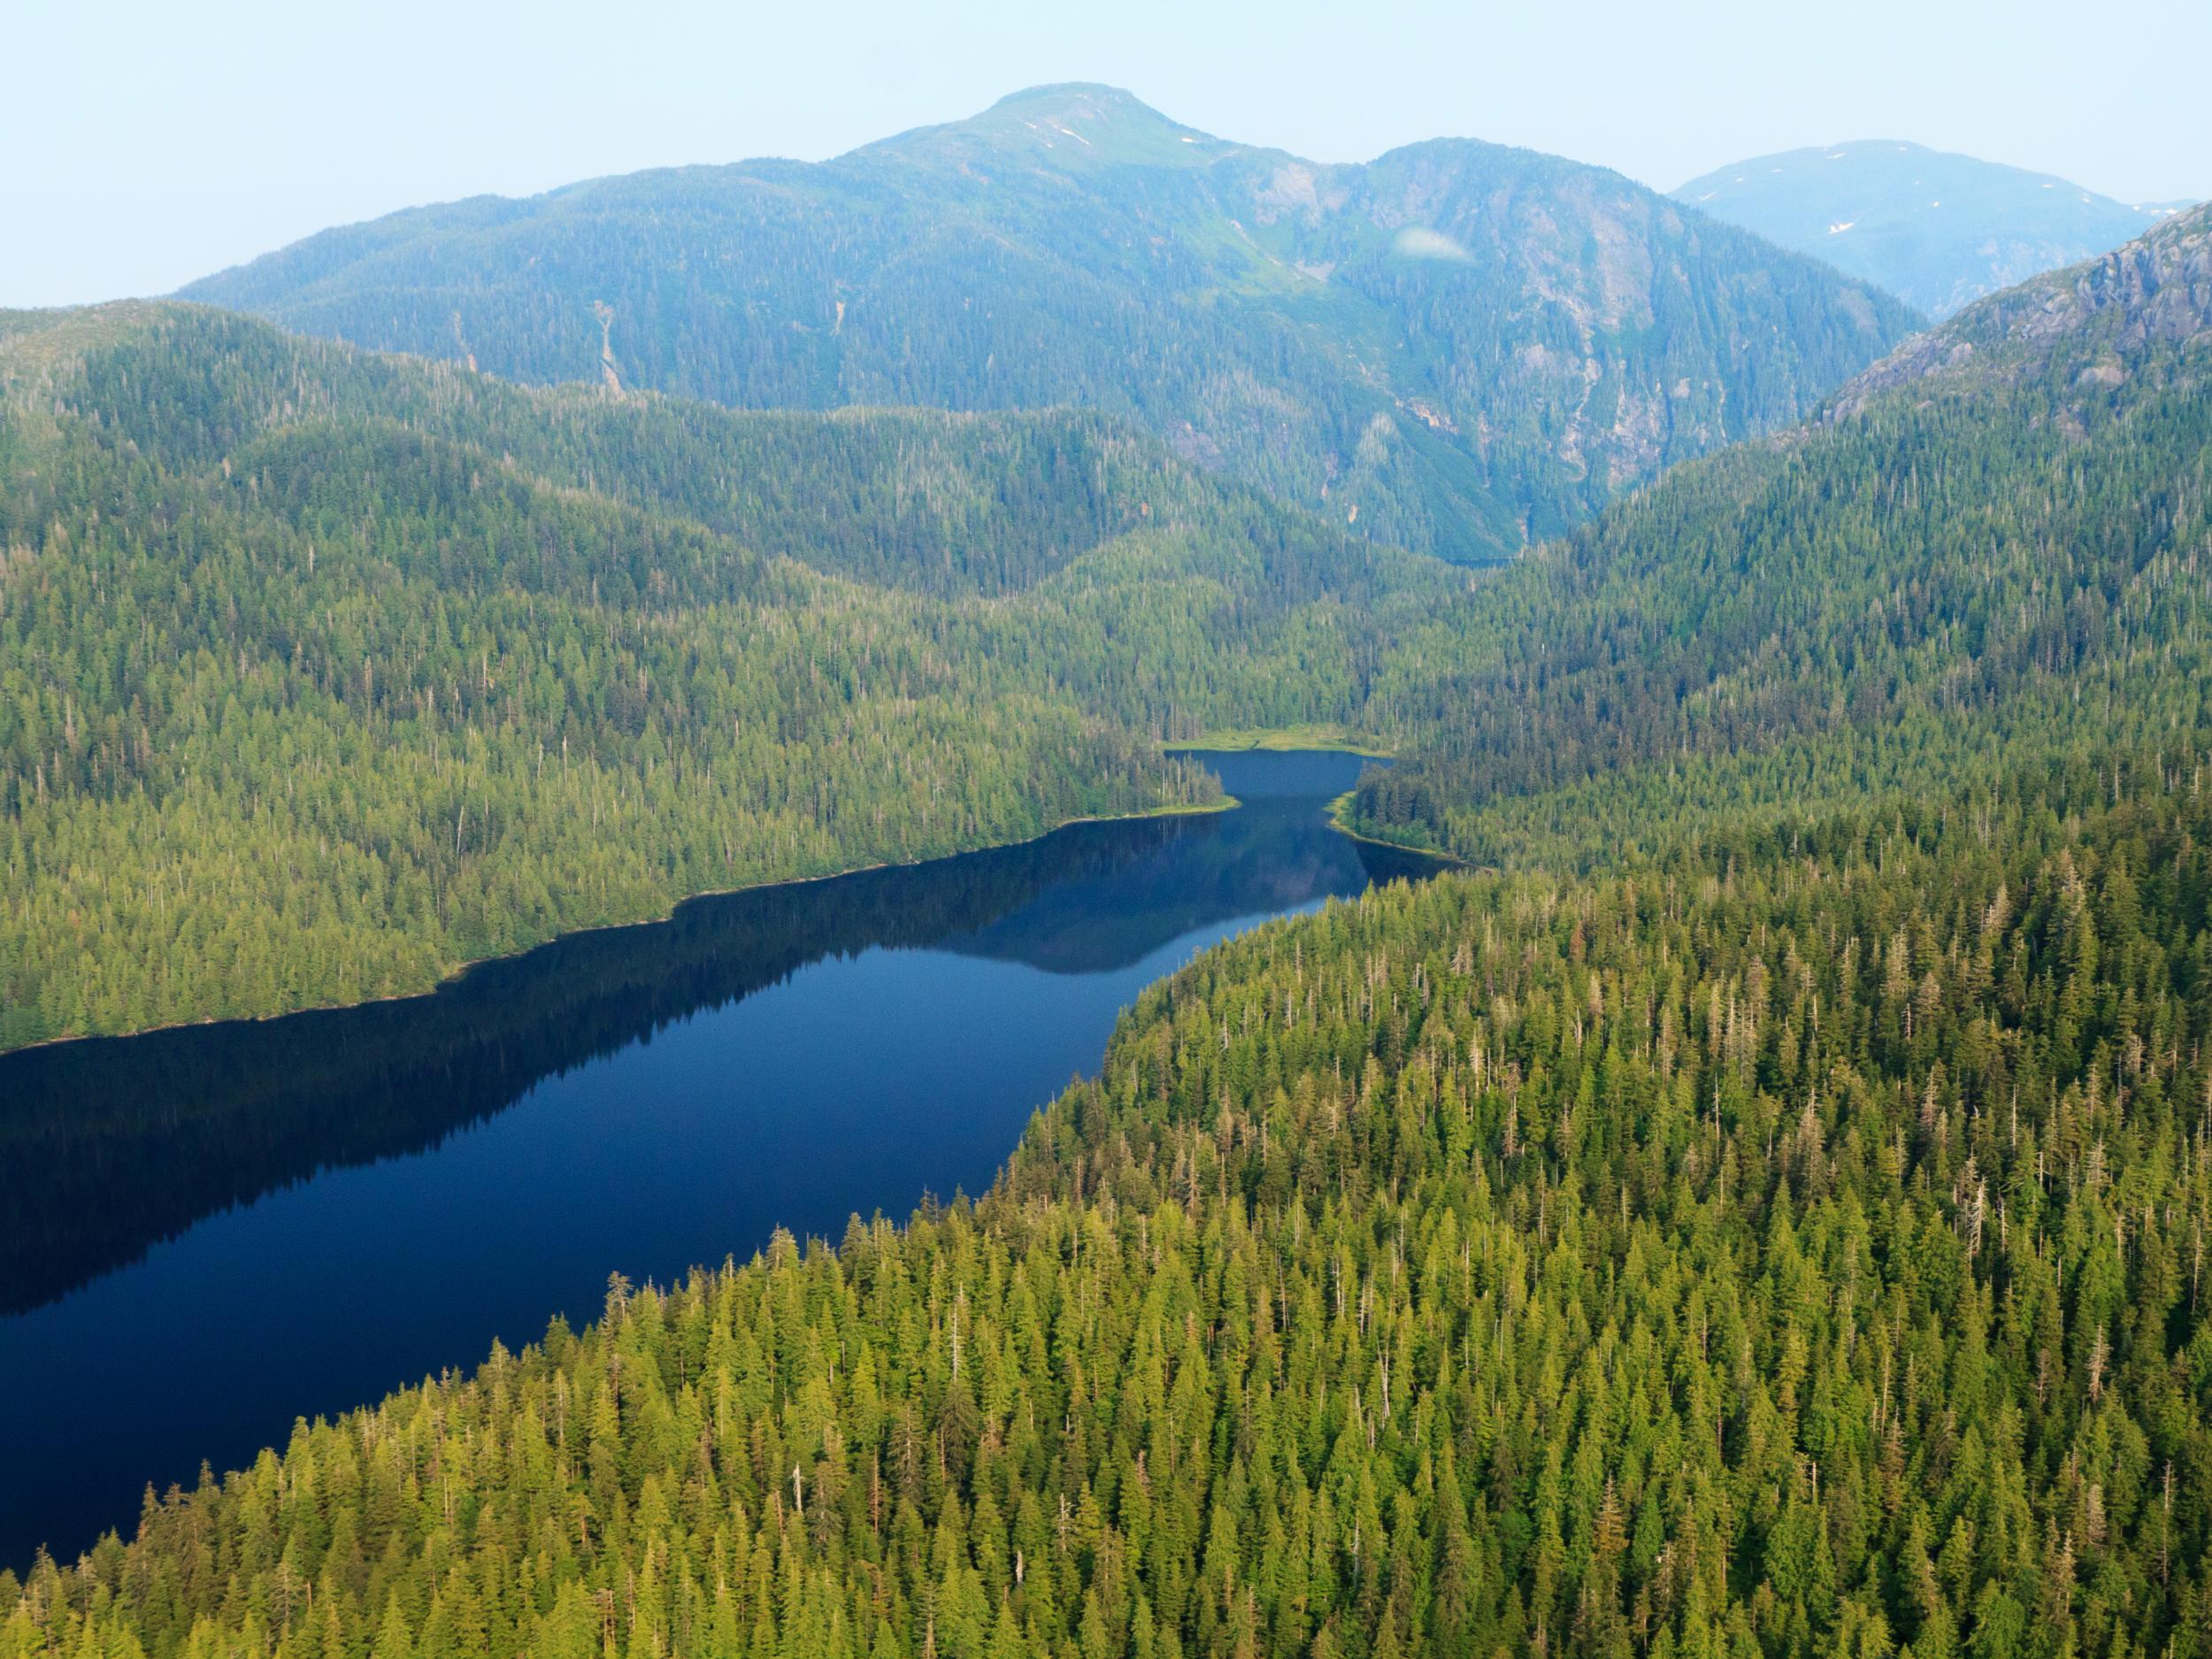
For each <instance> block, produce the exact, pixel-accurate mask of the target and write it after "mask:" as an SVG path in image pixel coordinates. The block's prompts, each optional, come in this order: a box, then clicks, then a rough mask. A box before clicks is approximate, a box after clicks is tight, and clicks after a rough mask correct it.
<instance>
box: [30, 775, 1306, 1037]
mask: <svg viewBox="0 0 2212 1659" xmlns="http://www.w3.org/2000/svg"><path fill="white" fill-rule="evenodd" d="M1243 804H1244V803H1243V802H1241V801H1240V800H1238V799H1237V798H1236V796H1234V795H1231V794H1229V793H1228V792H1227V791H1226V790H1224V791H1223V792H1222V795H1221V799H1220V800H1219V801H1217V802H1210V803H1205V804H1203V805H1187V806H1159V807H1154V808H1152V809H1151V810H1148V811H1144V812H1087V813H1084V814H1082V815H1081V816H1079V817H1077V818H1063V819H1061V820H1060V822H1058V823H1057V824H1053V825H1049V826H1047V827H1046V828H1044V829H1041V830H1039V831H1038V832H1037V833H1035V834H1033V835H1023V836H1020V837H1018V838H1017V839H1015V840H1013V841H987V842H986V843H985V844H984V845H982V846H980V847H968V848H964V849H960V850H959V851H957V852H947V853H933V854H932V855H930V856H928V857H926V858H879V859H877V860H876V861H875V862H874V863H872V864H853V865H850V866H849V867H847V868H845V869H841V870H824V871H820V872H817V873H815V874H813V875H806V876H776V877H772V878H771V879H768V880H765V881H745V882H741V883H739V884H738V885H737V886H735V887H702V888H700V889H699V890H698V891H697V892H695V893H687V894H685V895H683V896H682V897H681V898H680V899H677V900H676V901H675V902H672V904H670V905H669V906H668V908H667V909H666V910H663V911H662V912H661V913H660V914H659V915H657V916H641V917H639V918H637V919H635V920H634V921H627V922H592V923H589V924H588V925H586V926H580V927H564V928H562V929H560V930H559V931H558V932H557V933H549V934H547V935H546V936H545V937H544V938H543V939H540V940H536V941H533V942H531V943H529V944H526V945H518V946H516V947H515V948H514V949H512V950H502V951H498V952H495V954H493V955H491V956H471V957H470V958H469V959H468V960H467V961H466V962H463V963H460V964H456V965H455V966H454V967H452V968H449V969H448V970H447V971H446V972H443V973H442V974H440V975H439V976H438V978H437V979H436V980H435V981H434V982H433V983H432V984H430V985H429V986H427V987H425V988H424V989H422V990H419V991H389V992H387V993H385V994H384V995H380V996H357V997H349V998H347V999H346V1000H345V1001H344V1002H305V1003H303V1004H301V1005H300V1006H299V1007H297V1008H287V1009H282V1010H278V1011H277V1012H275V1013H270V1014H209V1015H206V1016H204V1018H199V1019H172V1020H165V1021H164V1022H163V1023H162V1024H160V1025H137V1026H134V1027H132V1028H131V1029H130V1030H128V1031H95V1032H73V1033H69V1034H67V1035H65V1036H60V1037H42V1038H40V1039H39V1040H38V1041H36V1042H26V1043H19V1044H18V1045H17V1046H16V1047H14V1048H0V1065H5V1064H7V1062H8V1060H9V1058H10V1057H11V1056H15V1055H19V1054H35V1053H36V1052H37V1051H38V1050H39V1049H42V1048H64V1047H66V1046H67V1045H69V1044H72V1043H83V1042H128V1041H131V1040H132V1039H134V1038H136V1037H153V1036H158V1035H159V1034H161V1033H163V1032H171V1031H193V1030H196V1029H198V1028H200V1027H202V1026H206V1025H267V1024H268V1023H270V1022H271V1021H273V1020H279V1019H295V1018H298V1017H299V1016H301V1015H303V1014H337V1013H343V1012H345V1011H346V1010H349V1009H356V1008H374V1007H377V1006H378V1005H379V1004H380V1003H385V1002H416V1001H418V1000H419V999H421V998H424V997H431V996H436V995H439V994H440V993H441V992H442V991H444V990H445V989H446V988H447V987H450V986H455V985H458V984H460V983H461V982H462V981H463V980H464V979H467V978H468V976H469V975H470V974H472V973H473V972H476V971H477V970H478V969H480V968H488V967H490V966H491V965H492V964H494V963H500V962H513V961H516V960H518V959H519V958H520V957H523V956H528V955H530V954H531V952H533V951H536V950H544V949H548V948H549V947H551V946H554V945H557V944H560V943H562V942H564V941H567V940H571V939H581V938H583V937H584V936H585V935H587V934H589V933H620V932H624V931H626V930H627V929H629V928H633V927H662V926H666V925H667V924H668V923H669V922H671V921H672V920H674V919H675V916H676V912H677V911H678V910H681V909H683V907H684V906H685V905H687V904H695V903H697V902H700V901H701V900H703V899H727V898H734V897H736V896H737V895H740V894H743V893H764V892H767V891H769V890H770V889H772V888H775V887H801V886H804V885H806V884H808V883H810V882H816V881H841V880H843V879H845V878H846V877H847V876H864V875H866V874H868V873H869V872H871V871H876V870H913V869H917V868H918V867H920V866H921V865H923V864H940V863H942V862H943V861H945V860H947V859H950V858H972V857H974V856H976V855H977V854H979V853H992V852H1004V851H1006V850H1008V849H1010V848H1015V847H1026V846H1029V845H1031V844H1032V843H1033V842H1035V841H1043V840H1045V839H1046V838H1047V837H1048V836H1053V835H1057V834H1058V833H1060V832H1061V831H1062V830H1067V829H1073V828H1074V827H1075V826H1078V825H1079V824H1141V823H1143V822H1144V821H1145V820H1147V819H1148V818H1202V817H1206V816H1208V815H1210V814H1212V813H1217V812H1233V811H1235V810H1237V809H1238V808H1239V807H1240V806H1242V805H1243ZM1347 833H1349V832H1347Z"/></svg>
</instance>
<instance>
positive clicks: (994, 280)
mask: <svg viewBox="0 0 2212 1659" xmlns="http://www.w3.org/2000/svg"><path fill="white" fill-rule="evenodd" d="M186 293H187V296H188V297H191V298H196V299H201V300H206V301H210V302H212V303H218V304H221V305H227V306H232V307H236V308H240V309H243V310H247V311H254V312H257V313H259V314H261V315H263V316H265V317H268V318H271V319H275V320H277V321H279V322H281V323H283V324H285V325H287V326H291V327H295V328H299V329H303V330H306V331H308V332H310V333H314V334H329V335H336V336H340V337H342V338H345V339H348V340H350V341H353V342H357V343H361V344H365V345H371V346H376V347H380V348H387V349H399V350H405V351H410V352H415V353H419V354H422V355H425V356H429V357H447V358H452V359H457V360H465V361H467V362H470V363H472V364H474V365H477V366H479V367H480V368H483V369H485V370H488V371H493V372H495V373H500V374H502V375H505V376H508V377H511V378H515V379H520V380H541V381H557V380H593V381H598V380H603V379H605V380H617V381H618V382H620V383H621V384H623V385H626V386H631V387H649V388H658V389H661V390H664V391H670V392H677V393H681V394H684V395H686V396H691V397H695V398H700V399H704V400H710V401H713V402H717V403H728V404H735V405H741V406H748V407H789V408H829V407H835V406H840V405H845V404H867V405H874V404H927V405H933V406H936V407H941V408H949V409H970V410H978V409H1004V408H1041V407H1045V406H1048V405H1061V404H1065V405H1073V406H1080V407H1085V408H1089V409H1095V410H1099V411H1105V412H1108V413H1110V414H1114V415H1118V416H1121V417H1125V418H1126V419H1131V420H1133V421H1135V422H1137V423H1139V424H1141V425H1143V426H1148V427H1149V428H1151V429H1152V430H1153V431H1154V432H1155V433H1156V434H1159V435H1160V436H1162V437H1164V439H1166V440H1167V442H1169V443H1170V444H1171V445H1172V446H1173V447H1174V448H1175V449H1176V450H1177V451H1178V452H1179V454H1180V455H1181V456H1182V457H1184V458H1186V459H1187V460H1189V461H1192V462H1194V463H1197V464H1198V465H1202V466H1205V467H1209V468H1218V469H1224V470H1226V471H1227V472H1231V473H1233V474H1234V475H1236V476H1238V477H1240V478H1243V479H1246V480H1250V481H1253V482H1255V483H1257V484H1259V485H1260V486H1262V487H1263V488H1265V489H1266V490H1268V491H1269V492H1270V493H1271V494H1273V495H1276V496H1278V497H1279V498H1280V499H1282V500H1285V501H1286V502H1291V503H1297V504H1300V505H1303V506H1306V507H1308V508H1310V509H1313V510H1316V511H1326V512H1328V513H1330V514H1332V515H1333V516H1335V517H1336V518H1338V519H1339V520H1340V522H1342V523H1344V524H1346V525H1347V526H1349V527H1350V528H1351V529H1352V531H1353V532H1354V534H1359V535H1362V536H1365V537H1371V538H1374V539H1379V540H1384V541H1396V542H1400V543H1402V544H1405V545H1409V546H1414V547H1418V548H1422V549H1432V550H1435V551H1438V552H1440V553H1442V554H1444V555H1446V556H1447V557H1452V558H1455V559H1460V560H1464V561H1481V560H1486V559H1494V558H1497V557H1502V556H1504V555H1506V554H1508V553H1510V552H1511V551H1513V550H1514V549H1517V548H1518V547H1520V546H1521V545H1522V544H1523V543H1524V541H1526V540H1528V539H1530V538H1540V537H1542V536H1545V535H1548V534H1554V533H1555V532H1556V531H1558V530H1561V529H1563V528H1564V527H1566V526H1568V525H1570V524H1571V523H1573V522H1575V521H1577V520H1578V519H1579V518H1583V517H1585V516H1586V515H1587V514H1588V513H1589V512H1590V511H1593V510H1594V509H1595V508H1596V507H1597V506H1599V505H1600V504H1601V503H1603V502H1604V501H1606V500H1607V499H1609V497H1610V496H1611V495H1614V494H1615V493H1617V491H1618V490H1620V489H1621V488H1624V487H1626V486H1629V485H1632V484H1635V483H1638V482H1640V481H1642V480H1646V479H1648V478H1650V477H1651V476H1653V475H1654V474H1655V472H1657V471H1658V470H1659V469H1660V468H1662V467H1663V466H1664V465H1668V464H1670V463H1671V462H1674V461H1678V460H1680V459H1682V458H1684V457H1687V456H1692V455H1696V454H1700V453H1702V452H1704V451H1706V450H1709V449H1715V448H1717V447H1719V446H1720V445H1722V444H1724V443H1726V442H1730V441H1731V440H1732V439H1736V438H1740V437H1742V436H1744V435H1746V434H1750V433H1753V432H1756V431H1760V430H1763V429H1765V428H1768V427H1771V426H1778V425H1784V424H1786V423H1787V422H1789V421H1791V420H1793V419H1796V418H1798V417H1799V416H1800V415H1801V414H1802V413H1804V412H1805V411H1807V410H1808V409H1809V408H1810V407H1811V406H1812V405H1813V403H1815V402H1816V400H1817V399H1818V397H1819V396H1821V395H1823V394H1824V393H1825V392H1826V391H1827V390H1829V389H1830V388H1832V387H1833V386H1835V385H1836V384H1838V383H1839V382H1840V381H1841V380H1844V379H1845V378H1847V376H1848V375H1849V374H1851V373H1854V372H1855V371H1856V370H1857V369H1859V368H1861V367H1863V366H1864V365H1865V364H1867V363H1868V362H1870V361H1871V360H1872V359H1873V358H1874V357H1878V355H1880V353H1881V352H1882V351H1883V350H1884V349H1886V348H1887V347H1888V346H1889V345H1891V344H1893V343H1894V342H1895V341H1896V340H1898V339H1899V338H1900V337H1901V335H1902V334H1904V333H1905V332H1906V331H1907V329H1908V328H1909V326H1910V323H1911V320H1912V319H1910V318H1909V315H1908V314H1907V313H1906V312H1905V311H1903V310H1902V309H1901V307H1899V306H1897V305H1895V304H1894V303H1891V302H1890V301H1888V300H1887V299H1886V298H1884V297H1882V296H1878V295H1875V294H1871V293H1870V292H1868V291H1867V290H1865V289H1863V288H1859V287H1856V286H1854V285H1851V284H1848V283H1844V282H1840V281H1838V280H1835V279H1834V278H1833V277H1832V275H1831V274H1830V273H1828V272H1827V271H1826V270H1825V269H1824V267H1821V266H1819V265H1814V264H1811V263H1808V262H1805V261H1802V260H1800V259H1798V258H1795V257H1787V256H1784V255H1780V254H1778V253H1777V251H1776V250H1774V249H1772V248H1771V247H1770V246H1768V245H1766V244H1764V243H1762V242H1758V241H1757V240H1755V239H1754V238H1751V237H1748V236H1746V235H1744V234H1741V233H1740V232H1738V231H1736V230H1734V229H1733V228H1732V227H1724V226H1722V225H1719V224H1717V223H1714V222H1712V221H1710V220H1708V219H1702V218H1701V217H1699V216H1697V215H1695V214H1692V213H1687V212H1685V211H1682V210H1681V209H1679V208H1678V207H1676V206H1674V205H1672V204H1670V203H1668V202H1667V201H1666V200H1665V199H1664V198H1663V197H1661V196H1656V195H1654V194H1653V193H1652V192H1650V191H1647V190H1645V189H1643V188H1641V187H1640V186H1637V185H1634V184H1632V183H1631V182H1630V181H1628V180H1625V179H1623V178H1620V177H1619V176H1617V175H1616V174H1613V173H1607V172H1604V171H1602V170H1601V169H1597V168H1592V167H1585V166H1580V165H1576V164H1573V163H1571V162H1566V161H1562V160H1558V159H1556V158H1554V157H1545V156H1539V155H1534V154H1532V153H1530V152H1527V151H1522V150H1506V149H1502V148H1499V147H1496V146H1493V145H1486V144H1479V143H1474V142H1463V141H1456V140H1454V141H1439V142H1434V143H1428V144H1421V145H1417V146H1414V147H1412V148H1410V149H1407V150H1398V151H1394V152H1393V153H1392V154H1390V155H1387V156H1385V157H1382V158H1380V159H1379V160H1378V161H1376V162H1374V163H1371V164H1369V165H1363V166H1326V165H1318V164H1315V163H1310V162H1305V161H1302V160H1300V159H1298V158H1297V157H1292V156H1288V155H1285V154H1283V153H1281V152H1279V151H1273V150H1256V149H1253V148H1250V147H1248V146H1244V145H1239V144H1233V143H1229V142H1224V141H1221V140H1218V139H1215V138H1211V137H1209V136H1207V135H1205V134H1200V133H1196V132H1194V131H1191V130H1190V129H1187V128H1184V127H1178V126H1177V125H1175V124H1174V123H1173V122H1171V121H1169V120H1168V119H1166V118H1164V117H1163V116H1161V115H1159V114H1158V113H1156V111H1152V110H1149V109H1148V108H1146V107H1145V106H1144V105H1143V104H1140V103H1138V102H1137V101H1136V100H1135V99H1133V98H1132V97H1130V96H1128V95H1127V94H1125V93H1120V92H1116V91H1113V90H1111V89H1110V88H1099V87H1086V86H1071V87H1051V88H1037V89H1034V90H1033V91H1030V92H1026V93H1022V94H1018V95H1016V96H1013V97H1010V98H1008V99H1006V100H1004V101H1003V102H1002V103H1000V104H997V105H995V106H994V107H993V108H992V109H991V110H989V111H987V112H985V113H984V114H982V115H980V116H979V117H977V118H975V119H972V120H969V121H964V122H959V123H956V124H954V125H952V126H949V127H933V128H927V129H924V130H921V131H918V132H914V133H909V134H903V135H902V136H900V137H897V138H894V139H889V140H886V141H884V142H880V143H877V144H872V145H870V146H867V147H866V148H864V149H862V150H855V151H853V152H852V153H850V154H849V155H846V156H843V157H838V158H837V159H835V160H833V161H831V162H827V163H823V164H820V165H805V164H799V163H792V162H779V161H755V162H746V163H741V164H739V165H733V166H726V167H692V168H684V169H679V170H672V171H663V172H654V173H637V174H634V175H630V176H628V177H624V178H616V179H606V180H595V181H592V182H589V183H585V184H579V185H574V186H571V187H569V188H565V189H561V190H557V191H554V192H552V193H550V194H549V195H546V196H539V197H534V198H532V199H530V200H527V201H504V200H496V199H490V198H484V199H478V200H472V201H467V202H461V203H456V204H449V205H445V206H440V207H429V208H422V209H418V210H415V211H410V212H405V213H400V214H396V215H394V216H392V217H390V218H388V219H380V220H376V221H373V222H372V223H369V224H366V225H360V226H354V227H348V228H345V229H341V230H333V231H329V232H326V233H324V234H321V235H319V236H315V237H311V238H309V239H308V240H307V241H305V242H301V243H299V244H297V245H296V246H295V247H292V248H289V249H286V250H282V251H281V252H279V253H275V254H272V255H270V256H268V257H265V258H263V259H259V260H257V261H255V262H254V263H252V264H251V265H245V266H242V267H240V268H239V269H237V270H234V271H230V272H226V273H222V274H220V275H219V276H214V277H210V278H208V279H206V280H204V281H201V282H198V283H196V284H194V285H193V286H192V287H191V288H188V290H186Z"/></svg>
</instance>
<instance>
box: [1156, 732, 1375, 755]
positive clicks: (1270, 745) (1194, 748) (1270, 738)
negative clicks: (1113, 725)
mask: <svg viewBox="0 0 2212 1659" xmlns="http://www.w3.org/2000/svg"><path fill="white" fill-rule="evenodd" d="M1160 747H1161V749H1164V750H1166V751H1167V752H1169V753H1171V754H1173V753H1177V752H1186V753H1190V754H1199V755H1250V754H1271V755H1288V754H1297V753H1301V752H1307V753H1319V754H1328V755H1359V756H1363V757H1365V758H1367V759H1369V760H1395V759H1396V758H1397V755H1396V754H1395V752H1394V751H1393V750H1391V749H1387V748H1385V747H1384V746H1383V742H1382V740H1381V739H1380V738H1377V737H1371V736H1368V735H1366V734H1364V733H1358V732H1354V731H1350V730H1348V729H1347V728H1346V727H1344V726H1273V727H1271V726H1236V727H1229V728H1220V729H1217V730H1214V731H1210V732H1202V733H1199V735H1197V736H1196V737H1194V738H1189V739H1186V740H1180V741H1169V740H1167V739H1162V740H1161V742H1160Z"/></svg>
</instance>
